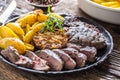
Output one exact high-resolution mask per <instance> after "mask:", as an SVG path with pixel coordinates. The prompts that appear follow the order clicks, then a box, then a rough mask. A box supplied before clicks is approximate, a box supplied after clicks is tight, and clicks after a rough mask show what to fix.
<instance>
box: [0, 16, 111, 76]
mask: <svg viewBox="0 0 120 80" xmlns="http://www.w3.org/2000/svg"><path fill="white" fill-rule="evenodd" d="M62 16H63V17H65V16H66V15H62ZM78 18H79V19H80V20H81V21H83V22H86V23H89V24H92V25H95V26H97V28H98V29H99V30H100V31H101V33H102V34H103V35H104V36H105V37H106V44H107V46H106V47H105V48H103V49H101V50H98V54H97V55H96V56H97V60H96V61H95V62H93V63H87V64H86V66H85V67H82V68H79V69H73V70H63V71H48V72H44V71H37V70H33V69H29V68H25V67H21V66H18V65H15V64H13V63H11V62H10V61H8V60H6V59H5V58H4V57H2V56H1V55H0V58H1V59H2V60H3V61H4V62H6V63H8V64H9V65H11V66H13V67H15V68H18V69H21V70H24V71H29V72H32V73H38V74H64V73H73V72H79V71H83V70H87V69H89V68H91V67H93V66H97V65H98V64H100V63H101V62H103V61H104V60H105V59H106V58H107V57H108V55H109V54H110V53H111V52H112V49H113V40H112V36H111V35H110V33H109V32H108V31H107V30H106V29H105V28H103V27H102V26H101V25H99V24H97V23H96V22H94V21H92V20H89V19H86V18H84V17H78ZM16 19H17V18H14V19H11V20H9V21H8V22H14V21H15V20H16Z"/></svg>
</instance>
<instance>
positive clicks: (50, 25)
mask: <svg viewBox="0 0 120 80" xmlns="http://www.w3.org/2000/svg"><path fill="white" fill-rule="evenodd" d="M63 22H64V19H63V18H60V17H58V16H57V15H56V14H54V13H51V11H50V6H49V7H48V20H47V21H46V22H45V25H44V30H45V31H51V32H54V31H56V30H58V29H60V30H63V27H62V24H63Z"/></svg>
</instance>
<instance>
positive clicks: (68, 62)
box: [53, 49, 76, 69]
mask: <svg viewBox="0 0 120 80" xmlns="http://www.w3.org/2000/svg"><path fill="white" fill-rule="evenodd" d="M53 52H55V53H56V54H57V55H58V56H59V57H60V58H61V59H62V60H63V61H64V68H65V69H74V68H75V67H76V62H75V61H74V60H73V59H72V58H71V57H70V56H69V55H68V54H66V53H65V52H64V51H62V50H60V49H53Z"/></svg>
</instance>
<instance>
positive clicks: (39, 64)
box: [25, 51, 50, 71]
mask: <svg viewBox="0 0 120 80" xmlns="http://www.w3.org/2000/svg"><path fill="white" fill-rule="evenodd" d="M25 56H27V57H28V58H30V59H31V60H32V62H33V69H35V70H41V71H48V70H49V69H50V67H49V66H48V65H47V61H45V60H43V59H41V58H40V57H38V56H37V55H36V54H35V53H34V52H32V51H26V54H25Z"/></svg>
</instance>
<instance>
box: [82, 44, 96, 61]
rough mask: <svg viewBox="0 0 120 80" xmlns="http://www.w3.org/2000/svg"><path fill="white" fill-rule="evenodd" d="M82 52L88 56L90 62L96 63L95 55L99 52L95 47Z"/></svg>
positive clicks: (84, 49) (86, 48)
mask: <svg viewBox="0 0 120 80" xmlns="http://www.w3.org/2000/svg"><path fill="white" fill-rule="evenodd" d="M80 52H81V53H83V54H85V55H86V56H87V59H88V61H90V62H93V61H95V55H96V54H97V50H96V48H95V47H89V46H86V47H84V48H81V49H80Z"/></svg>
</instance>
